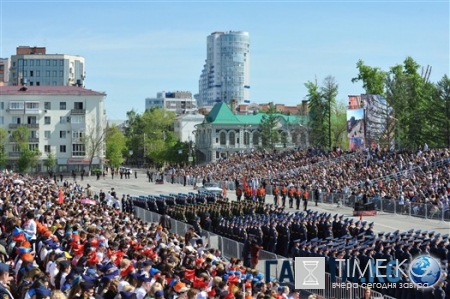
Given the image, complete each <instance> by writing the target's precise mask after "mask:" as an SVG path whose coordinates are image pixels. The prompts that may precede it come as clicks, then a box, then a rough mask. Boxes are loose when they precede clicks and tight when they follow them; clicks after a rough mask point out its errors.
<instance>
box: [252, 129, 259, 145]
mask: <svg viewBox="0 0 450 299" xmlns="http://www.w3.org/2000/svg"><path fill="white" fill-rule="evenodd" d="M253 144H254V145H258V144H259V133H258V132H255V133H253Z"/></svg>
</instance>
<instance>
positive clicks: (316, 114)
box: [305, 81, 327, 148]
mask: <svg viewBox="0 0 450 299" xmlns="http://www.w3.org/2000/svg"><path fill="white" fill-rule="evenodd" d="M305 87H306V89H307V90H308V95H307V96H306V97H307V100H308V103H309V123H308V124H307V126H308V127H309V128H310V132H309V137H310V144H311V145H312V146H313V147H319V148H324V147H326V143H327V135H326V121H325V119H326V117H325V116H326V113H325V112H326V107H325V106H326V105H325V102H324V101H323V97H322V93H321V90H320V88H319V86H318V84H317V81H316V82H311V81H308V82H307V83H305Z"/></svg>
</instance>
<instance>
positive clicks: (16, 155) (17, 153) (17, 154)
mask: <svg viewBox="0 0 450 299" xmlns="http://www.w3.org/2000/svg"><path fill="white" fill-rule="evenodd" d="M8 156H10V157H19V156H20V152H8Z"/></svg>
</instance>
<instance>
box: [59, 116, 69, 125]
mask: <svg viewBox="0 0 450 299" xmlns="http://www.w3.org/2000/svg"><path fill="white" fill-rule="evenodd" d="M66 120H67V118H66V117H65V116H60V117H59V123H61V124H65V123H66Z"/></svg>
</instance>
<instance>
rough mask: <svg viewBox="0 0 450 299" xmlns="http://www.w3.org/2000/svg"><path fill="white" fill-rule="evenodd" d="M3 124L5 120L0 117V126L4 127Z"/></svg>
mask: <svg viewBox="0 0 450 299" xmlns="http://www.w3.org/2000/svg"><path fill="white" fill-rule="evenodd" d="M4 124H5V118H4V116H0V125H4Z"/></svg>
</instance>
